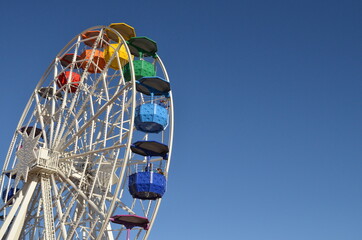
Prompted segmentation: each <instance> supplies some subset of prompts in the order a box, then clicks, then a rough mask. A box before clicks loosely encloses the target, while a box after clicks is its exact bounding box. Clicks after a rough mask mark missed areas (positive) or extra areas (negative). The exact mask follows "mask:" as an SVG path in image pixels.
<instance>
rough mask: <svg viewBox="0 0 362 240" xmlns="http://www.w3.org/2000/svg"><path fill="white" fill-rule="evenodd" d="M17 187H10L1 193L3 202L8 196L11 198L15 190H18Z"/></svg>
mask: <svg viewBox="0 0 362 240" xmlns="http://www.w3.org/2000/svg"><path fill="white" fill-rule="evenodd" d="M18 191H19V189H18V188H17V189H16V191H15V188H10V189H9V191H8V190H7V189H5V190H4V191H3V193H2V195H1V197H2V199H3V201H4V202H7V201H8V200H9V199H10V198H12V197H13V196H14V195H15V193H16V192H18ZM6 192H8V195H7V196H6Z"/></svg>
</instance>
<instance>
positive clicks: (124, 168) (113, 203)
mask: <svg viewBox="0 0 362 240" xmlns="http://www.w3.org/2000/svg"><path fill="white" fill-rule="evenodd" d="M99 28H101V29H102V30H105V29H108V30H112V29H111V28H110V27H107V26H95V27H91V28H88V29H86V30H84V31H82V32H81V33H80V34H78V35H77V36H75V37H74V38H73V39H72V40H71V41H70V42H69V43H68V44H67V45H66V46H65V47H64V48H63V49H62V50H61V51H60V52H59V53H58V54H57V55H56V57H55V59H54V60H53V61H52V63H51V64H50V65H49V67H48V68H47V69H46V71H45V73H44V74H43V76H42V77H41V79H40V80H39V82H38V84H37V85H36V87H35V89H34V91H33V92H32V94H31V96H30V98H29V100H28V102H27V104H26V106H25V109H24V111H23V114H22V116H21V117H20V120H19V123H18V125H17V129H20V128H21V127H22V125H24V124H23V123H24V121H25V119H26V118H27V114H29V113H31V111H32V110H31V108H32V104H35V105H36V107H37V110H33V111H34V112H33V113H34V114H36V112H38V113H39V114H40V112H41V109H40V108H39V104H40V103H39V96H38V93H39V92H38V90H39V89H40V88H41V86H43V84H44V83H45V81H47V77H48V75H49V74H51V72H52V67H54V66H55V65H56V64H59V61H60V58H61V57H62V55H64V54H65V53H66V52H67V50H68V49H72V47H71V45H72V43H73V42H75V43H74V44H76V43H78V42H79V41H80V35H81V34H82V33H84V32H87V31H92V30H94V29H99ZM114 33H115V34H116V35H118V37H119V39H120V42H119V43H118V45H117V48H116V50H115V53H116V52H117V51H118V50H119V49H120V48H121V45H122V44H123V45H124V46H125V50H126V52H127V56H128V57H129V56H131V52H130V49H129V48H128V45H127V44H126V41H125V40H124V38H123V36H122V35H121V34H119V33H118V32H117V31H114ZM92 49H93V51H94V49H95V47H93V48H92ZM68 51H69V50H68ZM115 53H114V54H113V55H112V56H113V58H114V57H115V55H116V54H115ZM113 58H111V60H110V61H108V62H107V65H106V67H105V68H104V70H103V72H107V71H108V69H109V65H110V62H111V61H112V59H113ZM129 59H131V58H129ZM155 61H156V62H158V64H159V65H160V66H161V68H162V71H163V74H164V76H165V79H166V81H168V82H169V78H168V74H167V71H166V68H165V66H164V64H163V62H162V60H161V59H160V58H159V56H158V55H157V57H156V58H155ZM129 67H130V69H131V71H130V72H131V80H130V83H128V85H127V86H128V87H127V89H130V91H131V99H132V100H131V101H130V102H131V104H130V105H129V106H128V107H129V109H130V110H131V111H130V113H129V116H130V117H129V119H128V124H129V126H128V129H129V131H128V133H129V134H128V135H127V143H126V144H123V145H122V146H116V147H123V148H124V149H125V152H124V153H123V161H122V166H121V167H119V166H118V167H117V169H121V172H120V173H118V176H119V178H118V181H117V186H116V187H115V188H113V189H112V195H111V199H112V200H111V202H110V204H109V205H108V207H107V210H106V211H103V213H104V215H103V216H102V214H101V213H99V216H101V217H103V220H104V221H103V223H102V225H101V227H100V228H99V235H98V238H97V239H101V238H102V236H104V234H105V233H108V234H109V233H110V232H109V230H108V225H109V220H110V217H111V215H112V214H113V213H114V211H115V208H116V204H117V206H120V204H121V205H122V202H121V203H119V202H117V201H119V200H120V197H118V195H119V196H121V195H120V194H119V192H120V191H123V190H124V188H125V184H126V179H125V178H126V177H127V174H126V171H128V170H127V168H128V166H129V160H130V158H131V155H132V154H131V150H130V146H131V144H132V139H133V133H134V132H135V127H134V119H135V109H136V105H137V100H136V95H137V91H136V79H135V74H134V72H135V70H134V65H133V61H132V60H130V61H129ZM72 69H73V65H72V68H71V71H72ZM63 71H64V70H63ZM120 71H122V70H120ZM122 75H123V74H122ZM94 84H96V83H94ZM53 86H55V83H54V82H53ZM124 86H125V87H126V84H125V85H124ZM65 94H67V93H65ZM117 97H118V96H115V98H117ZM34 99H38V102H36V103H34V101H35V100H34ZM169 99H170V100H169V101H170V105H169V106H170V108H169V118H170V120H169V126H168V128H169V130H168V132H169V135H168V137H167V138H166V140H165V141H168V143H169V145H168V146H169V149H170V151H169V156H171V151H172V142H173V125H174V122H173V119H174V116H173V99H172V92H171V91H170V92H169ZM97 111H100V109H97ZM52 114H54V113H52ZM97 117H98V116H96V118H97ZM34 118H35V117H34ZM39 119H40V120H37V121H39V122H40V125H41V127H42V131H43V135H44V138H45V140H44V141H45V143H47V141H48V140H47V139H46V138H47V136H46V133H45V132H44V131H45V128H44V122H43V117H42V116H40V117H39ZM28 124H29V123H28ZM26 129H27V128H25V130H26ZM78 130H79V129H78ZM68 132H69V131H68ZM66 134H67V132H66V133H65V135H66ZM80 134H82V133H80ZM17 138H19V132H18V131H15V132H14V135H13V139H12V141H11V144H10V147H9V151H8V154H7V158H6V159H7V160H6V163H5V164H4V166H3V173H4V172H5V170H6V169H7V168H8V167H9V164H10V163H11V162H10V157H11V152H14V151H15V143H16V142H17V141H18V140H17ZM167 139H168V140H167ZM49 141H50V140H49ZM71 141H72V140H69V142H71ZM49 144H50V142H49ZM70 144H72V143H70ZM60 145H61V144H60ZM60 145H59V146H60ZM69 146H70V145H69V144H68V146H65V145H63V147H62V148H63V149H62V151H65V150H66V149H67V148H68V147H69ZM53 147H54V146H53ZM106 150H108V149H106ZM96 151H98V150H96ZM102 151H105V150H101V151H99V152H102ZM99 152H97V153H99ZM93 153H94V152H93ZM82 154H83V155H86V154H87V152H84V153H82ZM77 157H78V158H79V155H78V156H66V157H65V158H64V157H63V158H62V159H64V160H66V159H70V160H71V159H77ZM169 166H170V160H168V161H167V162H166V165H165V172H166V178H167V177H168V176H167V175H168V171H169ZM114 167H115V165H114ZM114 167H113V169H114ZM99 169H100V165H99V166H98V167H97V171H99ZM112 171H113V170H112ZM3 175H4V174H1V176H0V182H1V189H2V188H3V185H4V181H3V178H4V176H3ZM81 176H82V177H81V178H80V182H82V181H83V180H82V179H83V178H84V177H85V175H84V174H83V175H81ZM58 178H59V179H63V180H64V181H65V182H67V181H69V180H70V179H69V176H66V175H64V174H63V173H62V172H57V173H56V175H55V174H54V175H51V178H50V182H51V184H53V187H54V185H55V187H54V189H55V190H56V183H55V182H56V181H59V180H57V179H58ZM9 182H10V181H9ZM71 183H72V182H67V184H68V185H70V186H71ZM39 185H41V183H40V182H37V186H39ZM71 187H72V188H71V189H73V190H74V191H75V192H78V194H79V195H80V196H81V197H82V198H83V200H84V201H87V203H88V204H90V205H93V208H94V209H95V210H97V209H98V208H97V206H96V204H94V203H92V202H91V201H88V200H87V197H86V196H85V195H84V193H83V194H82V190H81V189H79V188H77V187H76V186H71ZM121 189H122V190H121ZM55 190H54V191H55ZM36 191H40V190H36ZM56 191H58V190H56ZM66 191H70V190H66ZM66 191H65V194H70V193H67V192H66ZM19 194H21V192H20V193H19ZM37 194H38V195H39V193H37ZM104 194H105V195H104V196H103V197H102V199H106V198H108V196H106V193H104ZM59 196H60V195H59ZM77 201H78V200H77ZM102 201H104V200H102ZM160 203H161V198H160V199H158V200H156V204H155V207H154V209H152V212H151V214H152V217H151V221H150V225H149V226H150V227H149V228H148V231H146V233H145V235H144V236H143V239H147V238H148V236H149V233H150V230H151V228H152V226H153V223H154V220H155V218H156V216H157V213H158V209H159V206H160ZM54 204H55V203H54ZM57 204H59V203H57ZM38 206H40V205H38ZM60 207H61V206H60ZM60 207H59V206H57V207H55V206H54V207H53V208H56V210H59V208H60ZM148 211H149V210H148ZM67 214H68V216H69V213H67ZM129 214H134V212H133V211H132V208H131V209H129ZM58 218H59V216H58ZM77 224H78V223H77ZM94 226H95V225H94ZM76 227H78V225H77V226H76ZM76 227H74V228H73V230H74V229H75V228H76ZM106 228H107V229H106ZM58 230H59V228H58ZM60 231H64V229H61V230H60ZM73 233H74V231H73ZM59 236H60V235H59ZM72 236H73V235H72ZM138 236H139V233H138V235H137V239H138ZM68 237H71V236H68ZM117 239H118V237H117Z"/></svg>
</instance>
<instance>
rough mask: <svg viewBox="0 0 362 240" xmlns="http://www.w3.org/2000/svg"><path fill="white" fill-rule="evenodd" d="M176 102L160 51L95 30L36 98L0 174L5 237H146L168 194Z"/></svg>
mask: <svg viewBox="0 0 362 240" xmlns="http://www.w3.org/2000/svg"><path fill="white" fill-rule="evenodd" d="M172 139H173V101H172V94H171V88H170V82H169V78H168V75H167V72H166V68H165V66H164V64H163V62H162V60H161V58H160V57H159V55H158V54H157V44H156V42H155V41H153V40H152V39H150V38H148V37H136V33H135V30H134V28H132V27H131V26H129V25H127V24H125V23H114V24H111V25H110V26H96V27H92V28H89V29H87V30H85V31H83V32H82V33H80V34H79V35H77V36H76V37H75V38H74V39H73V40H71V41H70V42H69V43H68V44H67V45H66V46H65V47H64V48H63V49H62V50H61V51H60V53H59V54H58V55H57V56H56V57H55V59H54V61H53V62H52V63H51V64H50V66H49V67H48V69H47V70H46V71H45V73H44V75H43V76H42V78H41V79H40V81H39V83H38V84H37V86H36V87H35V89H34V91H33V92H32V94H31V97H30V99H29V101H28V103H27V105H26V107H25V110H24V112H23V114H22V116H21V118H20V121H19V123H18V125H17V128H16V130H15V133H14V136H13V138H12V141H11V143H10V147H9V150H8V153H7V155H6V159H5V162H4V166H3V170H2V174H1V175H0V194H1V197H2V203H1V205H0V224H1V227H0V239H8V240H14V239H43V240H53V239H54V240H55V239H57V240H58V239H82V240H83V239H96V240H100V239H131V238H132V239H147V238H148V236H149V234H150V231H151V229H152V226H153V224H154V222H155V219H156V215H157V212H158V209H159V206H160V204H161V199H162V197H163V196H164V193H165V191H166V182H167V177H168V171H169V166H170V156H171V150H172Z"/></svg>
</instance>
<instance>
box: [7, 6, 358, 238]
mask: <svg viewBox="0 0 362 240" xmlns="http://www.w3.org/2000/svg"><path fill="white" fill-rule="evenodd" d="M361 13H362V1H359V0H355V1H350V0H344V1H342V0H341V1H334V0H330V1H321V0H313V1H312V0H303V1H302V0H300V1H293V0H289V1H287V0H284V1H281V0H274V1H267V0H248V1H243V0H234V1H213V0H211V1H195V0H194V1H190V0H183V1H166V0H161V1H150V0H138V1H95V0H88V1H83V0H80V1H74V0H73V1H70V0H64V1H53V0H48V1H45V0H42V1H1V3H0V26H1V28H0V29H1V37H0V53H1V56H0V59H1V65H0V70H1V83H2V93H1V95H0V107H1V110H2V114H1V115H0V117H1V118H0V122H1V126H2V130H1V131H0V136H1V147H0V158H1V159H4V158H5V154H6V151H7V148H8V145H9V142H10V139H11V136H12V134H13V131H14V129H15V127H16V124H17V122H18V120H19V118H20V115H21V113H22V111H23V109H24V107H25V104H26V102H27V99H28V98H29V96H30V94H31V91H32V90H33V89H34V87H35V85H36V83H37V82H38V80H39V79H40V77H41V75H42V74H43V72H44V71H45V69H46V68H47V66H48V65H49V64H50V62H51V61H52V59H53V58H54V56H55V55H56V54H57V53H58V52H59V51H60V50H61V49H62V48H63V47H64V46H65V45H66V43H67V42H68V41H69V40H71V39H72V38H73V37H74V36H75V35H76V34H78V33H79V32H81V31H83V30H84V29H86V28H88V27H91V26H95V25H108V24H110V23H113V22H126V23H128V24H130V25H132V26H134V27H135V28H136V31H137V33H138V35H140V36H141V35H145V36H148V37H150V38H152V39H154V40H156V41H157V43H158V48H159V54H160V56H161V57H162V58H163V60H164V62H165V64H166V66H167V69H168V71H169V75H170V77H171V82H172V89H173V94H174V100H175V114H176V116H175V121H176V122H175V144H174V152H173V159H172V164H171V172H170V176H169V177H170V178H169V185H168V192H167V193H166V194H165V196H164V201H163V204H162V206H161V209H160V211H159V215H158V218H157V222H156V225H155V228H154V229H153V231H152V234H151V237H150V240H156V239H157V240H185V239H191V240H194V239H195V240H196V239H197V240H203V239H207V240H216V239H217V240H223V239H236V240H239V239H240V240H360V239H362V161H361V157H362V150H361V149H362V148H361V144H362V139H361V137H362V135H361V133H362V127H361V126H362V125H361V123H362V111H361V110H362V108H361V107H362V106H361V105H362V92H361V89H362V81H361V76H362V74H361V73H362V71H361V70H362V58H361V56H362V14H361Z"/></svg>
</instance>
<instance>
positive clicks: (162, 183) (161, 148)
mask: <svg viewBox="0 0 362 240" xmlns="http://www.w3.org/2000/svg"><path fill="white" fill-rule="evenodd" d="M131 150H132V152H133V153H135V154H139V155H141V156H146V157H147V164H146V168H145V171H144V172H137V173H134V174H132V175H130V176H129V179H128V180H129V181H128V188H129V191H130V193H131V195H132V197H134V198H138V199H142V200H156V199H158V198H161V197H162V196H163V195H164V193H165V192H166V177H165V176H164V175H163V173H162V172H157V173H156V172H152V169H151V167H150V165H151V164H150V159H151V157H162V158H163V159H167V157H168V152H169V148H168V146H167V145H165V144H163V143H159V142H156V141H138V142H135V143H133V144H132V146H131Z"/></svg>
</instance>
